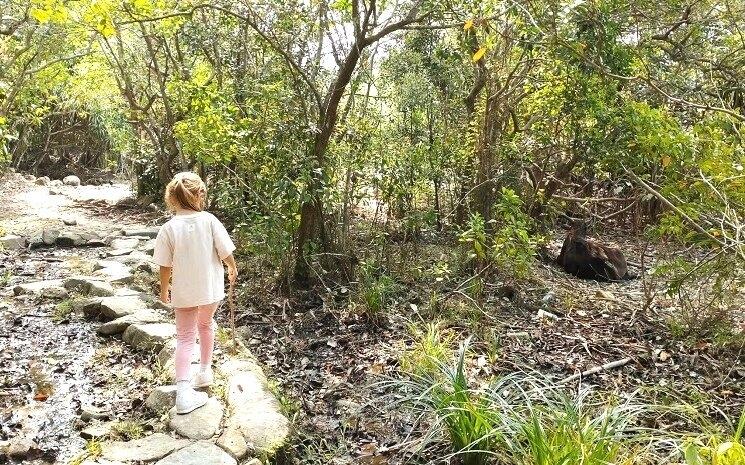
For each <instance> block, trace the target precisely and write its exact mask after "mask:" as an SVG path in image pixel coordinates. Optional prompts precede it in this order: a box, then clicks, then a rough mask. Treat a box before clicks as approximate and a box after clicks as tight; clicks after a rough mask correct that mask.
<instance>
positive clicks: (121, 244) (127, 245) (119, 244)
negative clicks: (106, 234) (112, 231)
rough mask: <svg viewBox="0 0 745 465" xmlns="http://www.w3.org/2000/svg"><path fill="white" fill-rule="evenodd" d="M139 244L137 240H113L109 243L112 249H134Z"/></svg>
mask: <svg viewBox="0 0 745 465" xmlns="http://www.w3.org/2000/svg"><path fill="white" fill-rule="evenodd" d="M139 244H140V240H139V239H114V240H113V241H111V248H112V249H134V248H135V247H137V246H138V245H139Z"/></svg>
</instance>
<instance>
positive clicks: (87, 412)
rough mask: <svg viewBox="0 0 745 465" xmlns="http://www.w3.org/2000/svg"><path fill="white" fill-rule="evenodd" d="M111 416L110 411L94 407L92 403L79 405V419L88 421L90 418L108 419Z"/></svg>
mask: <svg viewBox="0 0 745 465" xmlns="http://www.w3.org/2000/svg"><path fill="white" fill-rule="evenodd" d="M109 418H111V411H110V410H107V409H103V408H100V407H96V406H94V405H84V406H83V407H81V412H80V419H81V420H83V421H85V422H88V421H91V420H108V419H109Z"/></svg>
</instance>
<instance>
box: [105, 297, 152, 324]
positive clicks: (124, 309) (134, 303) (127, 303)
mask: <svg viewBox="0 0 745 465" xmlns="http://www.w3.org/2000/svg"><path fill="white" fill-rule="evenodd" d="M148 307H149V305H148V304H147V302H145V301H144V300H143V299H141V298H140V297H137V296H113V297H104V298H103V299H101V306H100V315H101V318H103V319H104V320H106V321H109V320H114V319H116V318H121V317H123V316H126V315H131V314H133V313H135V312H137V311H138V310H143V309H145V308H148Z"/></svg>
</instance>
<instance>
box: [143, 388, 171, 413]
mask: <svg viewBox="0 0 745 465" xmlns="http://www.w3.org/2000/svg"><path fill="white" fill-rule="evenodd" d="M175 403H176V386H174V385H170V386H158V387H156V388H155V389H153V391H152V392H151V393H150V395H149V396H147V399H146V400H145V405H146V406H147V408H149V409H150V410H152V411H154V412H156V413H163V412H167V411H168V410H170V409H171V408H172V407H173V406H174V404H175Z"/></svg>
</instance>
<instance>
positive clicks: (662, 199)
mask: <svg viewBox="0 0 745 465" xmlns="http://www.w3.org/2000/svg"><path fill="white" fill-rule="evenodd" d="M621 166H622V167H623V170H624V171H625V172H626V174H628V175H629V176H631V179H633V180H634V181H636V182H637V183H638V184H639V185H640V186H641V187H642V188H644V190H646V191H647V192H649V193H650V194H652V195H654V196H655V197H657V198H658V199H659V200H660V202H662V203H664V204H665V205H667V206H668V207H669V208H670V209H672V210H673V211H674V212H675V213H677V214H678V215H680V217H681V218H683V220H684V221H685V222H686V223H688V224H689V225H690V226H691V227H692V228H693V229H695V230H696V231H698V232H700V233H701V234H703V235H704V236H706V237H708V238H709V239H711V240H712V241H714V242H716V243H717V244H719V245H720V246H722V247H726V244H725V243H724V242H722V241H721V240H720V239H718V238H717V237H715V236H714V235H712V234H711V233H710V232H709V231H707V230H705V229H704V228H702V227H701V225H699V224H698V223H696V222H695V221H694V220H693V218H691V217H690V216H688V215H687V214H686V213H685V212H684V211H683V210H681V209H680V208H678V207H676V206H675V205H673V203H672V202H670V201H669V200H668V199H667V198H666V197H665V196H664V195H662V194H660V193H659V192H657V191H656V190H655V189H654V188H653V187H652V186H650V185H649V184H647V183H646V182H644V181H643V180H642V179H641V178H640V177H639V176H637V175H636V173H634V172H633V171H631V170H629V169H628V168H626V167H625V166H623V165H621Z"/></svg>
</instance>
